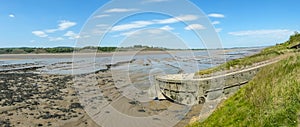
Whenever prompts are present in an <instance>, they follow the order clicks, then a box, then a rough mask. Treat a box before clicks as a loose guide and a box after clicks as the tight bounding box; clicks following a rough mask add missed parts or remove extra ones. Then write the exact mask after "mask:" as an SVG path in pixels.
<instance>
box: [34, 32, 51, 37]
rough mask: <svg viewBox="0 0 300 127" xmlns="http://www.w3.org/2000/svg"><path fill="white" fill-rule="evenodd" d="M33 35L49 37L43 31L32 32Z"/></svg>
mask: <svg viewBox="0 0 300 127" xmlns="http://www.w3.org/2000/svg"><path fill="white" fill-rule="evenodd" d="M32 34H34V35H35V36H38V37H47V36H48V35H47V34H46V33H45V32H43V31H32Z"/></svg>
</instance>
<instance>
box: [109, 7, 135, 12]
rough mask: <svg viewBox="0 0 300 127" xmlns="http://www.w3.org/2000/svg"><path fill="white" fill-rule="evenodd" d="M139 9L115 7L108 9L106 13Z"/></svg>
mask: <svg viewBox="0 0 300 127" xmlns="http://www.w3.org/2000/svg"><path fill="white" fill-rule="evenodd" d="M137 10H138V9H134V8H113V9H109V10H106V11H105V12H106V13H120V12H131V11H137Z"/></svg>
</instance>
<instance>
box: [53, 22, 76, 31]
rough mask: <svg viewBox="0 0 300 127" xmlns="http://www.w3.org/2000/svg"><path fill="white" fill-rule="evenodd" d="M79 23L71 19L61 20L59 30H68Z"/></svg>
mask: <svg viewBox="0 0 300 127" xmlns="http://www.w3.org/2000/svg"><path fill="white" fill-rule="evenodd" d="M76 24H77V23H76V22H71V21H67V20H62V21H60V23H59V24H58V29H59V30H66V29H68V28H70V27H72V26H75V25H76Z"/></svg>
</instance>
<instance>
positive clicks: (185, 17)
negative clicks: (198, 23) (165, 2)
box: [155, 15, 198, 24]
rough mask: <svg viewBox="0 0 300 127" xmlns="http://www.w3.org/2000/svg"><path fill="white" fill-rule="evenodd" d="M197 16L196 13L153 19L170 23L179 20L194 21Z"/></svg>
mask: <svg viewBox="0 0 300 127" xmlns="http://www.w3.org/2000/svg"><path fill="white" fill-rule="evenodd" d="M197 19H198V16H196V15H182V16H178V17H174V18H168V19H163V20H155V21H156V22H157V23H158V24H170V23H177V22H180V21H183V22H184V21H194V20H197Z"/></svg>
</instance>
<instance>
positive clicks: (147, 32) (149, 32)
mask: <svg viewBox="0 0 300 127" xmlns="http://www.w3.org/2000/svg"><path fill="white" fill-rule="evenodd" d="M163 32H164V31H163V30H162V29H161V28H159V29H146V30H143V29H140V30H133V31H129V32H124V33H121V34H120V35H121V36H127V37H128V36H131V35H135V36H137V35H140V34H143V35H147V34H148V35H149V34H152V35H153V34H161V33H163ZM120 35H115V36H114V37H119V36H120Z"/></svg>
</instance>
